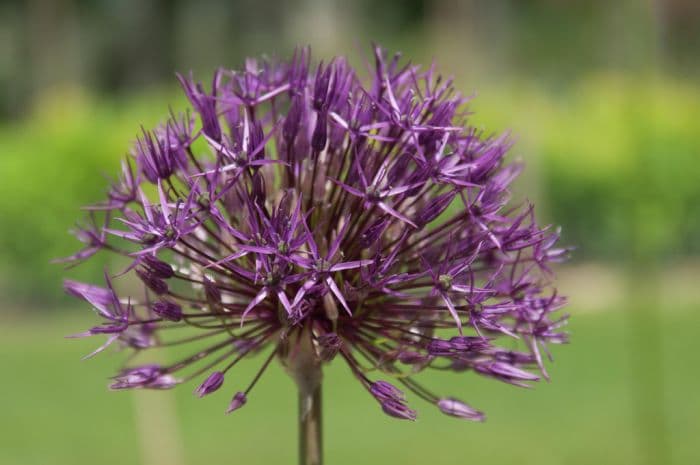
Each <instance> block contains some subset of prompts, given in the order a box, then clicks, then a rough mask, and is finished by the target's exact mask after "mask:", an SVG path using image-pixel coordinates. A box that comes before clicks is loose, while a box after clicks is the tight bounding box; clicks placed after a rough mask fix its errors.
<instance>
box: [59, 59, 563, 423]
mask: <svg viewBox="0 0 700 465" xmlns="http://www.w3.org/2000/svg"><path fill="white" fill-rule="evenodd" d="M374 52H375V53H374V54H375V57H374V58H375V60H374V62H375V64H374V69H373V70H372V72H371V73H370V76H369V77H368V78H367V79H362V78H360V77H359V76H358V75H357V74H356V73H355V71H354V70H353V69H352V67H350V66H349V65H348V63H347V62H346V60H345V59H344V58H335V59H333V60H332V61H330V62H328V63H325V64H324V63H321V64H319V65H317V66H315V67H313V68H312V67H311V66H310V61H309V51H308V50H307V49H304V50H300V51H298V52H297V53H296V54H295V55H294V57H293V58H292V60H291V61H289V62H270V61H255V60H248V61H247V62H246V66H245V69H244V70H241V71H231V70H219V71H217V72H216V73H215V75H214V79H213V81H212V83H211V87H210V88H209V89H207V88H205V86H204V85H202V84H200V83H196V82H194V80H193V79H192V78H191V77H190V78H186V77H183V76H179V80H180V83H181V84H182V87H183V89H184V91H185V94H186V96H187V98H188V99H189V101H190V103H191V108H190V110H188V112H186V113H185V115H184V116H175V115H174V114H173V113H170V116H169V117H168V119H167V120H166V121H165V122H164V123H163V124H162V125H161V126H160V127H158V128H156V129H155V130H153V131H148V130H145V129H144V130H142V132H141V134H140V135H139V136H138V137H137V140H136V143H135V145H134V149H133V151H132V154H131V155H132V159H131V160H129V161H127V162H125V163H123V165H122V173H121V176H120V178H119V180H118V181H117V182H116V183H115V184H114V185H113V186H112V187H111V188H110V189H109V191H108V194H107V200H106V201H105V202H103V203H100V204H97V205H95V206H93V207H89V209H90V215H91V221H90V223H89V224H90V226H88V227H85V228H81V229H79V230H78V231H77V235H78V238H79V239H80V240H81V241H82V242H84V243H85V248H84V249H83V250H82V251H81V252H79V253H77V254H75V255H73V256H72V257H69V258H70V261H73V262H80V261H82V260H84V259H86V258H88V257H90V256H92V255H93V254H94V253H95V252H97V251H99V250H104V251H107V252H113V253H116V254H119V255H122V256H124V257H126V258H128V259H129V260H130V262H131V264H130V265H129V267H128V268H127V270H126V272H124V273H121V274H122V275H135V276H137V277H138V280H139V281H140V282H141V283H142V284H143V290H142V291H140V292H138V293H136V295H134V296H130V297H121V298H120V297H118V296H117V293H116V292H115V290H114V288H113V285H112V282H111V279H110V277H109V276H108V275H106V276H105V279H106V281H107V287H106V288H102V287H98V286H93V285H89V284H82V283H77V282H74V281H66V284H65V288H66V291H67V292H69V293H70V294H72V295H74V296H76V297H79V298H81V299H83V300H86V301H87V302H88V303H90V304H91V305H92V306H93V307H94V308H95V310H96V311H97V313H98V315H99V316H100V317H102V318H103V319H104V323H103V324H102V325H99V326H96V327H94V328H92V329H90V330H88V331H87V332H85V333H83V334H80V335H79V336H86V335H98V334H104V335H106V336H107V337H108V340H107V343H106V344H105V345H103V346H101V347H100V348H99V349H98V350H97V351H96V352H99V351H101V350H103V349H104V348H105V347H106V346H107V345H109V344H111V343H114V342H116V343H118V344H119V345H121V346H123V347H127V348H131V349H134V350H136V351H141V350H145V349H148V350H155V349H157V348H159V347H167V346H172V345H187V344H190V343H195V344H193V346H194V345H197V347H196V349H193V353H192V355H190V356H188V357H185V358H184V359H182V360H180V361H178V362H176V363H173V364H171V365H168V366H156V365H143V366H136V367H127V368H124V369H123V370H122V371H121V373H120V374H119V375H118V376H117V377H116V378H115V379H114V382H113V383H112V388H114V389H123V388H156V389H164V388H169V387H172V386H173V385H175V384H177V383H180V382H184V381H188V380H190V379H200V383H201V384H200V385H199V387H198V388H197V389H196V390H195V393H196V394H197V395H199V396H200V397H201V396H204V395H206V394H208V393H211V392H213V391H215V390H218V389H219V388H220V387H221V386H222V384H223V381H224V377H225V376H226V374H227V373H228V372H229V370H231V369H233V367H234V366H235V365H236V363H238V362H239V361H240V360H241V359H243V358H244V357H248V356H253V355H254V354H256V353H258V352H261V351H263V352H265V353H266V354H267V355H266V358H265V361H264V363H263V364H262V367H261V369H260V370H259V372H258V374H257V375H256V376H255V377H254V379H253V380H252V381H251V382H250V383H249V384H248V385H247V386H245V387H243V388H242V390H241V391H239V392H237V393H236V394H235V395H234V397H233V399H232V401H231V403H230V404H229V406H228V409H227V412H232V411H234V410H236V409H238V408H240V407H242V406H243V405H244V404H245V403H246V401H247V397H248V395H249V393H250V391H251V389H252V388H253V386H254V385H255V384H256V383H257V381H258V380H259V379H260V378H261V376H262V374H263V372H264V371H265V369H266V367H267V366H268V365H269V364H270V362H271V361H272V360H273V359H274V358H276V357H278V358H280V359H281V361H282V362H283V363H284V364H285V366H286V367H287V369H288V370H289V371H290V372H292V374H293V376H294V378H295V380H296V381H297V382H298V383H300V386H301V385H303V384H309V385H312V384H314V383H318V382H320V367H321V366H322V364H323V363H327V362H330V361H331V360H334V359H342V360H344V361H345V363H347V364H348V365H349V367H350V368H351V370H352V373H353V374H354V375H355V377H356V378H357V380H358V382H359V385H360V386H362V387H364V388H365V389H366V390H367V391H368V392H369V393H370V394H371V395H372V396H373V397H374V398H375V399H376V400H377V401H378V402H379V404H380V406H381V408H382V410H383V411H384V412H386V413H387V414H388V415H391V416H394V417H397V418H402V419H409V420H413V419H415V418H416V412H415V411H414V410H412V409H411V408H409V407H408V403H407V397H406V396H405V395H404V391H405V392H407V393H408V394H409V395H415V396H417V397H420V398H422V399H424V400H426V401H428V402H429V403H431V404H433V405H435V406H436V407H437V408H438V409H439V410H441V411H442V412H444V413H446V414H448V415H451V416H455V417H458V418H464V419H468V420H474V421H482V420H483V419H484V416H483V414H482V413H481V412H479V411H477V410H475V409H473V408H472V407H470V406H469V405H467V404H465V403H463V402H461V401H458V400H456V399H453V398H451V397H444V396H442V395H437V394H435V393H433V392H432V391H431V390H430V389H428V388H427V387H425V386H423V385H422V384H419V383H418V382H417V381H416V380H415V379H414V378H413V375H414V374H416V373H417V372H420V371H423V370H426V369H429V368H437V369H442V370H446V369H447V370H453V371H455V372H462V371H470V372H473V373H474V374H477V375H483V376H487V377H491V378H494V379H497V380H500V381H503V382H506V383H510V384H515V385H519V386H525V385H527V384H526V383H528V382H533V381H537V380H538V379H539V377H540V376H538V375H536V374H534V373H533V372H532V371H531V370H537V371H539V372H540V373H541V375H542V376H544V377H546V376H547V374H546V371H545V369H544V366H543V357H542V352H543V351H544V352H545V354H547V352H546V349H545V345H546V343H548V342H550V343H562V342H565V341H566V334H565V333H563V332H562V330H561V328H562V326H563V325H564V324H565V322H566V318H565V317H557V316H554V315H555V312H556V311H557V310H558V309H560V308H561V307H562V306H563V305H564V304H565V299H564V298H563V297H562V296H560V295H558V294H557V292H556V290H555V289H553V288H552V287H551V285H550V281H551V272H550V269H549V265H550V264H551V263H552V262H556V261H559V260H562V259H563V258H565V255H566V249H562V248H555V243H556V242H557V239H558V232H557V231H556V230H552V229H550V228H547V227H544V228H542V227H539V226H538V225H537V223H536V221H535V218H534V210H533V208H532V206H530V205H521V206H518V205H513V204H511V203H510V194H509V186H510V184H511V182H512V181H513V179H514V178H515V177H516V176H517V174H518V172H519V171H520V167H519V166H516V165H513V164H508V163H507V162H506V161H505V156H506V153H507V151H508V148H509V146H510V141H509V139H508V138H507V137H505V136H501V137H491V136H486V135H484V134H483V133H482V132H480V131H478V130H477V129H475V128H473V127H471V126H470V125H469V124H468V113H467V112H466V111H465V110H464V106H465V103H466V102H467V101H468V99H467V98H465V97H463V96H462V95H461V94H459V93H458V92H456V91H455V89H454V88H453V87H452V83H451V80H444V79H441V78H440V76H438V75H437V74H436V73H435V70H434V69H433V68H432V67H431V68H428V69H421V68H419V67H418V66H414V65H410V64H401V63H400V60H399V58H398V56H396V57H394V58H392V59H387V58H386V57H385V55H384V53H383V52H382V51H381V50H380V49H378V48H376V49H375V50H374ZM189 111H191V112H192V114H193V115H195V117H190V116H189V115H190V113H189ZM149 194H152V195H149ZM97 215H104V221H98V218H96V217H97ZM115 274H116V273H115ZM170 328H189V329H190V331H191V334H189V335H183V334H182V332H181V331H166V330H167V329H170ZM202 344H206V346H205V348H204V349H202V348H201V345H202ZM516 347H518V348H517V349H515V348H516ZM529 370H530V371H529ZM207 373H210V374H209V375H208V377H207V378H205V379H203V380H202V379H201V377H202V376H204V375H206V374H207ZM314 373H316V374H314ZM374 373H381V374H380V376H381V377H382V378H385V379H393V383H395V384H400V385H402V389H399V388H398V387H396V386H394V384H391V383H389V382H387V381H384V380H377V379H373V378H374ZM176 376H177V378H176Z"/></svg>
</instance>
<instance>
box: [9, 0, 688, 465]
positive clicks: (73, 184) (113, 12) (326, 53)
mask: <svg viewBox="0 0 700 465" xmlns="http://www.w3.org/2000/svg"><path fill="white" fill-rule="evenodd" d="M371 41H377V42H379V43H381V44H382V45H384V46H385V47H387V48H388V49H390V50H397V51H402V52H403V53H404V55H405V56H406V57H409V58H411V60H412V61H413V62H415V63H424V64H429V63H430V62H431V61H432V60H434V61H435V62H436V63H437V65H438V68H439V69H440V70H441V71H442V72H443V73H445V74H448V75H453V76H454V77H455V78H456V81H457V87H458V88H460V89H462V90H463V91H464V92H465V93H470V92H474V93H475V94H476V96H477V97H476V99H475V100H473V103H472V104H471V109H472V110H473V111H474V116H473V118H472V123H473V124H474V125H477V126H479V127H483V128H484V129H486V131H487V132H494V133H498V132H501V131H504V130H510V131H511V132H512V134H513V135H514V136H515V137H516V139H517V144H516V145H515V148H514V149H513V151H512V156H513V157H514V158H521V159H523V160H524V161H525V162H526V164H527V169H526V171H525V173H524V175H523V176H522V179H521V181H520V184H519V185H518V196H519V198H521V199H524V198H526V197H527V198H529V199H530V200H532V201H534V202H535V203H536V205H537V208H538V211H539V215H540V218H541V219H543V220H544V221H546V222H553V223H556V224H560V225H561V226H562V228H563V241H564V242H565V243H567V244H572V245H576V246H577V249H576V251H575V252H574V254H573V258H572V260H571V261H570V263H568V264H567V265H564V266H562V267H560V269H559V270H558V271H559V276H560V277H559V286H560V288H561V289H562V292H563V293H565V294H567V295H569V296H570V299H571V305H570V307H569V308H568V311H569V312H570V313H571V314H572V317H571V323H570V331H571V340H572V343H571V344H570V345H567V346H562V347H555V348H554V349H555V350H554V356H555V361H554V363H553V365H552V367H551V370H550V371H551V374H552V378H553V381H552V382H551V383H542V384H540V385H538V386H536V388H535V389H534V390H522V389H518V388H514V387H511V386H505V385H500V384H498V383H495V382H493V381H484V380H481V379H477V378H476V377H474V376H454V377H451V376H446V377H441V376H438V377H437V378H436V379H435V380H434V383H437V384H438V385H439V386H441V390H442V391H448V392H452V393H454V394H455V395H459V396H460V397H462V398H464V399H465V400H467V401H469V402H470V403H471V404H473V405H475V406H477V407H479V408H482V409H484V410H486V412H487V413H488V415H489V419H488V421H487V423H485V424H471V423H464V422H460V421H457V420H454V419H450V418H445V417H442V416H440V415H439V414H438V413H435V412H434V411H433V409H432V408H429V406H427V405H422V406H421V405H416V406H417V407H419V409H420V412H421V417H420V419H419V421H418V422H417V423H415V424H407V423H403V422H398V421H392V420H391V419H389V418H387V417H385V416H384V415H383V414H382V413H381V412H380V411H379V409H378V408H377V407H376V403H375V402H373V401H371V400H370V399H367V396H366V393H364V392H363V391H362V390H361V389H360V388H359V386H358V385H357V384H356V383H355V382H354V381H353V379H352V377H351V375H350V373H349V372H348V371H347V370H346V369H345V368H344V367H343V366H342V364H335V365H334V366H332V367H330V368H329V369H328V370H327V372H326V380H327V382H326V388H325V407H326V408H325V433H326V455H327V460H328V462H329V463H334V464H354V463H358V462H360V463H385V464H393V463H396V464H399V463H401V464H422V463H433V464H436V465H437V464H460V463H479V464H483V465H487V464H504V463H523V464H535V463H536V464H538V465H548V464H593V463H595V464H598V465H600V464H608V463H610V464H649V465H652V464H654V465H655V464H659V465H665V464H683V465H685V464H692V463H700V447H698V443H697V438H698V434H700V395H699V394H698V391H699V389H698V381H699V380H700V375H698V369H699V368H698V354H699V353H700V336H699V334H698V333H699V330H700V318H698V311H700V286H699V285H698V284H699V283H698V278H699V276H700V159H699V157H700V85H699V84H698V83H699V82H700V54H698V50H700V2H698V1H697V0H617V1H614V2H611V1H607V0H568V1H567V0H501V1H487V0H467V1H456V0H453V1H450V0H389V1H378V0H358V1H342V0H327V1H326V0H287V1H284V2H273V1H270V0H229V1H223V0H221V1H216V0H199V1H196V2H194V1H193V2H188V1H184V0H180V1H168V0H122V1H111V0H27V1H18V0H16V1H13V0H4V1H2V2H0V306H1V307H2V312H1V313H0V353H1V354H2V361H3V362H2V366H1V367H0V370H1V371H0V372H1V373H2V382H0V464H3V465H5V464H7V465H52V464H70V465H82V464H94V463H100V464H101V465H110V464H115V465H116V464H119V465H128V464H145V465H161V464H162V465H166V464H167V465H188V464H199V463H212V464H219V463H220V464H229V463H245V464H269V463H294V461H295V456H296V428H295V415H296V405H295V394H294V386H293V385H292V383H291V382H290V381H289V380H287V379H286V377H285V375H284V374H283V373H282V370H281V369H279V368H277V367H276V368H275V369H273V370H272V371H271V372H268V374H267V375H266V376H265V378H263V380H262V381H261V383H260V384H259V387H258V388H256V390H255V392H254V397H253V398H251V399H250V401H249V405H248V406H247V407H246V408H245V409H243V410H241V411H240V412H236V414H235V415H232V416H230V417H225V416H224V415H223V414H222V409H223V406H224V405H225V404H226V401H227V397H228V396H229V395H230V393H229V392H227V390H226V389H222V390H221V391H220V392H218V393H216V394H214V395H212V396H210V397H207V398H206V399H204V400H198V399H195V398H194V397H193V396H192V395H191V392H190V390H189V389H188V388H187V387H182V388H180V389H177V390H175V391H173V392H166V393H160V392H159V393H149V392H136V393H127V392H118V393H113V392H108V391H107V389H106V381H107V377H108V376H110V375H111V374H112V371H113V369H114V368H115V367H116V366H117V364H118V363H119V362H120V361H121V360H122V359H123V356H122V355H121V354H106V355H102V356H100V357H98V358H96V359H93V360H90V361H87V362H81V361H80V357H81V356H82V355H84V354H85V353H87V352H89V351H90V350H91V348H92V347H94V346H95V344H96V342H97V341H95V340H87V341H86V340H79V341H76V340H65V339H63V336H64V335H66V334H70V333H74V332H76V331H78V330H81V329H82V328H84V327H87V326H89V325H91V324H92V323H93V322H94V319H93V317H92V314H91V312H90V310H89V309H88V308H86V306H84V305H81V304H76V303H75V302H73V301H71V300H69V299H68V298H66V297H65V296H64V295H63V294H62V290H61V281H62V278H63V277H64V275H65V272H64V271H63V269H62V268H61V266H59V265H51V264H49V261H50V260H51V259H52V258H56V257H61V256H66V255H69V254H70V253H72V252H73V251H74V250H76V248H77V247H78V242H77V241H75V239H73V238H72V237H71V236H70V235H69V234H68V233H67V230H68V229H70V227H71V226H72V224H73V223H74V222H75V220H76V219H78V218H79V217H80V212H79V208H80V206H81V205H83V204H86V203H90V202H94V201H96V200H99V199H100V198H101V196H102V194H103V192H104V189H105V187H106V185H107V181H106V179H105V178H104V177H103V176H102V175H101V174H102V173H105V174H107V175H111V174H112V173H116V171H117V169H118V160H119V159H120V158H121V157H123V156H124V154H125V153H126V152H127V151H128V149H129V146H130V141H131V140H132V139H133V137H134V136H135V135H136V133H137V132H138V130H139V127H140V125H141V124H144V125H145V126H147V127H148V126H153V125H154V124H156V123H157V122H159V120H160V119H161V118H163V117H164V116H165V115H166V112H167V108H168V105H172V106H173V107H174V108H175V109H178V108H182V106H183V100H182V97H181V96H180V95H179V93H178V89H177V87H176V85H175V84H176V81H175V79H174V72H175V71H185V72H187V71H189V70H192V71H194V72H195V74H196V75H197V76H198V77H200V78H201V79H203V80H207V79H208V78H209V76H211V73H212V71H213V69H214V67H215V66H218V65H223V66H226V67H230V68H235V67H239V66H241V64H242V61H243V59H244V57H245V56H248V55H260V54H263V53H264V54H268V55H276V56H280V57H287V56H289V55H290V54H291V52H292V50H293V48H294V46H295V45H297V44H299V45H305V44H310V45H311V46H312V50H313V54H314V57H315V59H317V60H318V59H320V58H329V57H330V56H332V55H335V54H344V55H348V56H350V57H351V59H352V61H353V62H355V63H356V64H361V63H362V60H363V57H366V56H368V55H369V53H370V42H371ZM103 266H104V262H100V261H99V260H97V261H95V262H94V263H88V264H85V265H83V266H81V267H79V268H77V269H75V270H71V271H70V272H69V274H70V276H72V277H74V278H78V279H85V280H90V279H92V280H98V279H99V275H100V272H101V269H102V267H103ZM258 363H259V362H258V361H253V363H252V364H250V365H249V366H247V367H243V368H241V370H240V371H237V372H238V373H240V376H241V377H243V378H244V379H249V377H250V374H251V373H250V372H251V371H252V370H254V369H255V368H256V367H257V365H258ZM246 371H247V372H246ZM192 388H194V386H192ZM420 407H423V408H420Z"/></svg>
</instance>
